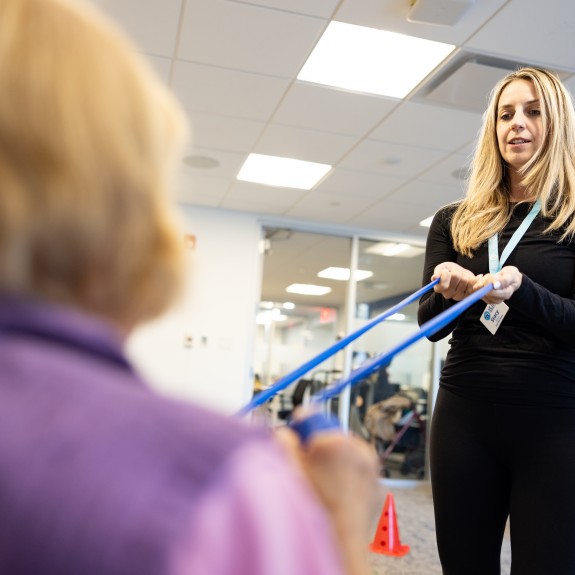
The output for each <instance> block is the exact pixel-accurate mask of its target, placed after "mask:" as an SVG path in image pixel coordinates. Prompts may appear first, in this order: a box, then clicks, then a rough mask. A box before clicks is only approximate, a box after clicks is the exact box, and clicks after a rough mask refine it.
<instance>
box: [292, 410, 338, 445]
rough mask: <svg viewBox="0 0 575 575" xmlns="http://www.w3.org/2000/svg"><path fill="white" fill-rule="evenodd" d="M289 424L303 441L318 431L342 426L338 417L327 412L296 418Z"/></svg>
mask: <svg viewBox="0 0 575 575" xmlns="http://www.w3.org/2000/svg"><path fill="white" fill-rule="evenodd" d="M289 426H290V427H291V429H293V430H294V431H295V432H296V433H297V434H298V435H299V437H300V439H301V440H302V442H303V443H306V442H307V441H308V440H309V438H310V437H311V436H312V435H313V434H314V433H317V432H318V431H325V430H328V429H339V428H340V426H339V421H338V419H337V417H335V416H334V415H326V414H325V413H314V414H312V415H310V416H308V417H305V418H304V419H300V420H294V421H292V422H290V424H289Z"/></svg>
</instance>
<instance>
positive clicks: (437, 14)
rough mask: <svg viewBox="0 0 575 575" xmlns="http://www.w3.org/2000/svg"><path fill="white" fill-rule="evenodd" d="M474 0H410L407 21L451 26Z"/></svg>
mask: <svg viewBox="0 0 575 575" xmlns="http://www.w3.org/2000/svg"><path fill="white" fill-rule="evenodd" d="M474 2H475V0H410V4H411V8H410V9H409V13H408V14H407V20H408V22H416V23H418V24H434V25H436V26H453V25H454V24H457V22H459V20H461V18H462V17H463V15H464V14H465V12H467V10H468V9H469V8H470V6H471V5H472V4H473V3H474Z"/></svg>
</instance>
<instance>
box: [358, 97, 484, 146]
mask: <svg viewBox="0 0 575 575" xmlns="http://www.w3.org/2000/svg"><path fill="white" fill-rule="evenodd" d="M480 126H481V114H474V113H471V112H461V111H459V110H453V109H447V108H441V107H439V106H432V105H427V104H418V103H414V102H403V103H402V104H401V105H400V106H398V107H397V108H396V109H395V110H394V111H393V112H392V113H391V114H390V115H389V116H388V117H387V118H386V119H385V120H384V121H383V122H382V123H381V124H380V125H379V126H378V127H377V128H376V129H375V130H374V131H373V132H371V134H370V135H369V138H370V139H372V140H382V141H384V142H396V143H398V144H405V145H407V146H419V147H429V148H434V149H436V150H445V151H453V150H457V149H458V148H460V147H461V146H462V145H463V144H465V143H467V142H469V140H470V139H472V138H474V137H475V135H476V134H477V131H478V130H479V128H480Z"/></svg>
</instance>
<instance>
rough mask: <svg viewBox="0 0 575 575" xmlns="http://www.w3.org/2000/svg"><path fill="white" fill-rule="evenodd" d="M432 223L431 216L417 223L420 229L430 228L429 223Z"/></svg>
mask: <svg viewBox="0 0 575 575" xmlns="http://www.w3.org/2000/svg"><path fill="white" fill-rule="evenodd" d="M432 221H433V216H429V217H428V218H425V219H424V220H421V221H420V222H419V225H420V226H421V227H422V228H429V227H430V226H431V222H432Z"/></svg>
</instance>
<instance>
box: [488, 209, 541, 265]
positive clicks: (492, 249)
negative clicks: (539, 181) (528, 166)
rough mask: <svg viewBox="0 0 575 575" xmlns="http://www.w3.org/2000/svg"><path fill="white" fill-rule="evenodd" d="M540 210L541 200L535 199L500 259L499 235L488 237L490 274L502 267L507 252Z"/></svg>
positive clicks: (515, 243)
mask: <svg viewBox="0 0 575 575" xmlns="http://www.w3.org/2000/svg"><path fill="white" fill-rule="evenodd" d="M540 210H541V202H540V201H539V200H537V201H536V202H535V203H534V204H533V207H532V208H531V210H529V213H528V214H527V215H526V216H525V219H524V220H523V221H522V222H521V225H520V226H519V227H518V228H517V229H516V230H515V233H514V234H513V235H512V236H511V239H510V240H509V242H508V243H507V245H506V246H505V249H504V250H503V252H502V253H501V259H500V258H499V235H498V234H495V235H493V236H491V237H490V238H489V244H488V246H489V272H490V273H492V274H495V273H497V272H498V271H500V270H501V268H502V267H503V264H504V263H505V262H506V261H507V258H508V257H509V254H510V253H511V252H512V251H513V250H514V249H515V246H516V245H517V244H518V243H519V240H520V239H521V238H522V237H523V235H524V234H525V232H526V231H527V228H528V227H529V226H530V225H531V222H533V220H534V219H535V218H536V217H537V214H538V213H539V211H540Z"/></svg>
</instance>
